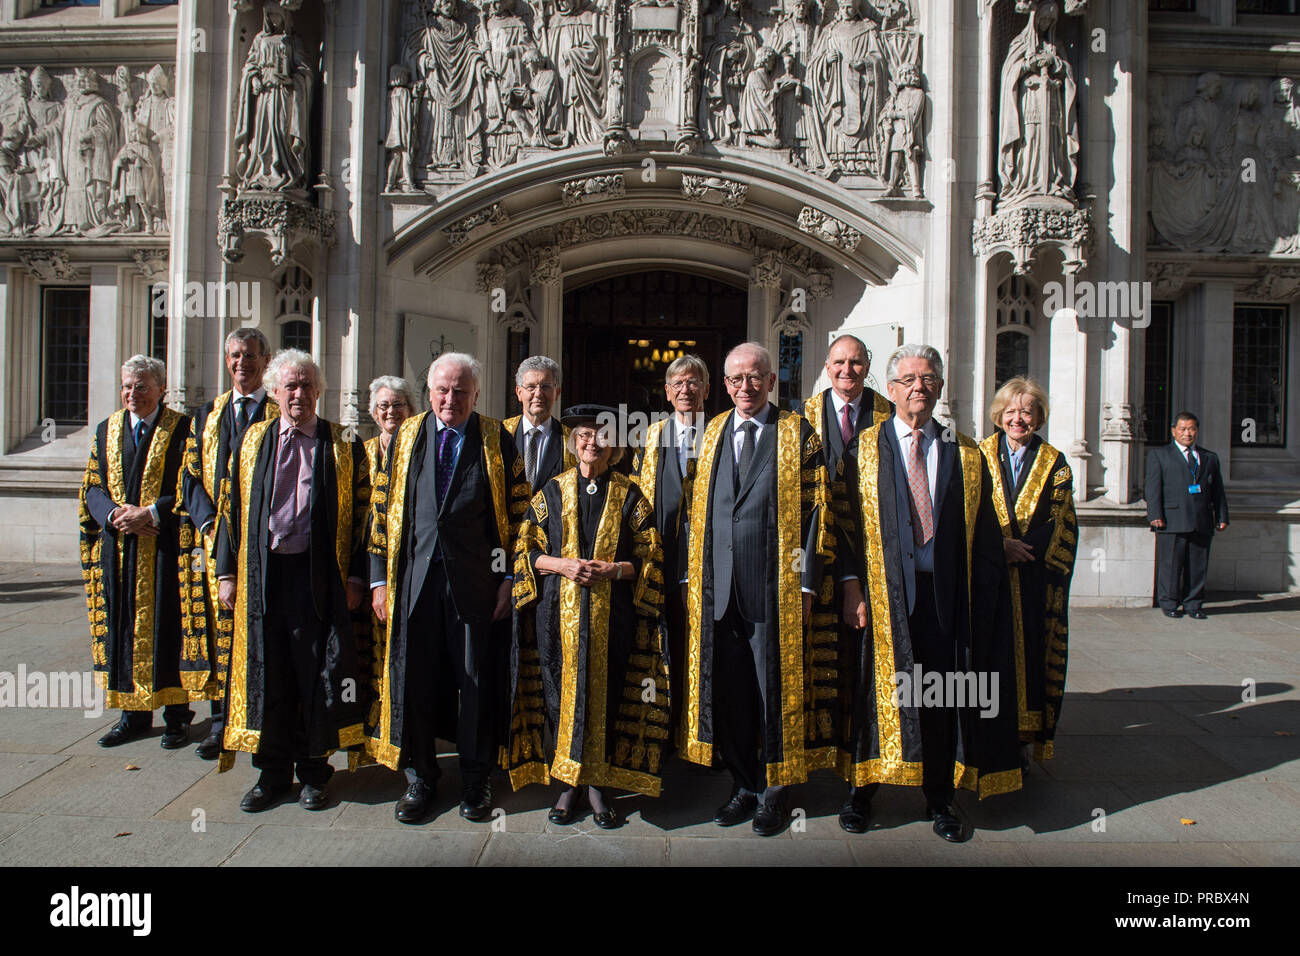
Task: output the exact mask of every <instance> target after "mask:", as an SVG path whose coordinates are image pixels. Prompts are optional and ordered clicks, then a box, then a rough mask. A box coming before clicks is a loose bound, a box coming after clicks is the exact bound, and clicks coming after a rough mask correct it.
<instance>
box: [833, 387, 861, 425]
mask: <svg viewBox="0 0 1300 956" xmlns="http://www.w3.org/2000/svg"><path fill="white" fill-rule="evenodd" d="M866 394H867V392H866V389H863V390H862V395H859V396H858V397H857V398H855V399H854V400H853V401H851V402H846V401H845V400H844V399H842V398H840V396H839V393H838V392H836V391H835V389H833V388H832V389H831V406H832V410H833V411H834V413H835V427H836V428H838V429H840V431H841V432H843V430H844V426H842V425H841V424H840V420H841V419H842V418H843V417H844V406H845V405H849V406H852V408H853V428H854V430H855V431H856V430H857V427H858V422H859V421H861V419H860V418H859V417H858V416H860V415H861V414H862V396H863V395H866Z"/></svg>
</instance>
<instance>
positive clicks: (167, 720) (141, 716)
mask: <svg viewBox="0 0 1300 956" xmlns="http://www.w3.org/2000/svg"><path fill="white" fill-rule="evenodd" d="M193 719H194V711H192V710H190V705H189V704H166V705H165V706H164V707H163V723H164V724H165V725H166V726H167V729H168V730H180V729H181V728H183V727H188V726H189V725H190V721H192V720H193ZM119 723H121V724H122V725H123V726H125V727H128V728H130V729H131V730H133V731H136V732H140V731H145V730H148V729H149V728H150V727H152V726H153V711H152V710H124V711H122V716H121V717H120V718H119Z"/></svg>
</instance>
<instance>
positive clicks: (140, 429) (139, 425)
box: [135, 418, 149, 448]
mask: <svg viewBox="0 0 1300 956" xmlns="http://www.w3.org/2000/svg"><path fill="white" fill-rule="evenodd" d="M148 430H149V426H148V425H146V424H145V421H144V419H143V418H142V419H140V420H139V421H138V422H136V423H135V447H136V448H139V447H140V443H141V442H143V441H144V433H145V432H147V431H148Z"/></svg>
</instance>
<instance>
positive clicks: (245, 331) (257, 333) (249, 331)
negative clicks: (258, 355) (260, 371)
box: [225, 325, 271, 355]
mask: <svg viewBox="0 0 1300 956" xmlns="http://www.w3.org/2000/svg"><path fill="white" fill-rule="evenodd" d="M231 342H256V343H257V344H258V347H259V348H261V350H262V354H263V355H270V354H271V343H270V342H268V341H267V340H266V336H265V335H263V334H262V331H261V329H255V328H253V327H252V326H251V325H241V326H240V327H239V328H237V329H231V330H230V334H229V335H227V336H226V347H225V348H226V351H227V352H229V351H230V343H231Z"/></svg>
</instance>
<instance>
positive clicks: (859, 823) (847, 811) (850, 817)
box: [840, 803, 871, 833]
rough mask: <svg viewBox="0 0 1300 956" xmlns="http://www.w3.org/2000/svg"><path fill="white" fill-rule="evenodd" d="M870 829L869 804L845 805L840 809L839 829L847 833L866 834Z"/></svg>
mask: <svg viewBox="0 0 1300 956" xmlns="http://www.w3.org/2000/svg"><path fill="white" fill-rule="evenodd" d="M870 828H871V804H869V803H862V804H856V803H846V804H844V806H842V807H840V829H841V830H844V831H846V832H848V833H866V832H867V830H869V829H870Z"/></svg>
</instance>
